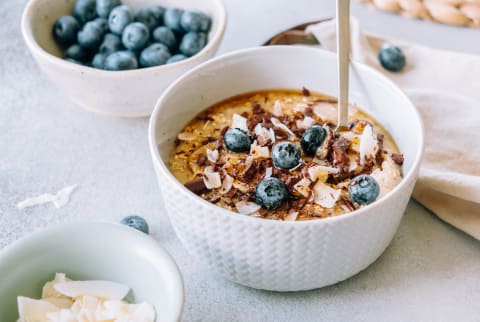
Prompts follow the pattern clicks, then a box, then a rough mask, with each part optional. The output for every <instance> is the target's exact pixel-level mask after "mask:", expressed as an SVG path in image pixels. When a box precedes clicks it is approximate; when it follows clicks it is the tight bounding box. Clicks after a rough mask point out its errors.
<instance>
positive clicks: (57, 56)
mask: <svg viewBox="0 0 480 322" xmlns="http://www.w3.org/2000/svg"><path fill="white" fill-rule="evenodd" d="M226 19H227V14H226V10H225V6H224V4H223V1H222V0H204V1H194V0H157V1H155V0H65V1H56V0H30V2H29V3H28V4H27V6H26V8H25V10H24V13H23V17H22V33H23V37H24V39H25V42H26V44H27V46H28V48H29V49H30V51H31V53H32V55H33V57H34V58H35V60H36V61H37V63H38V65H39V66H40V68H41V70H43V71H44V72H45V73H46V74H47V76H48V77H49V78H50V79H51V80H52V81H53V82H54V83H55V84H56V85H57V86H58V87H59V88H60V89H61V90H62V91H63V92H64V93H65V95H66V96H68V97H69V98H70V99H71V100H72V101H73V102H74V103H76V104H77V105H79V106H81V107H83V108H85V109H87V110H90V111H94V112H97V113H100V114H105V115H111V116H120V117H141V116H148V115H150V113H151V112H152V110H153V107H154V105H155V102H156V100H157V98H158V97H159V96H160V95H161V93H162V92H163V90H165V89H166V88H167V87H168V86H169V85H170V84H171V83H172V82H173V81H174V80H175V79H177V78H178V77H179V76H180V75H182V74H183V73H185V72H186V71H188V70H190V69H191V68H192V67H194V66H196V65H198V64H200V63H201V62H204V61H206V60H208V59H209V58H211V57H213V56H214V54H215V52H216V51H217V49H218V47H219V45H220V42H221V39H222V37H223V34H224V31H225V27H226Z"/></svg>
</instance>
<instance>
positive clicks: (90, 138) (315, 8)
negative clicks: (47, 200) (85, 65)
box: [0, 0, 480, 321]
mask: <svg viewBox="0 0 480 322" xmlns="http://www.w3.org/2000/svg"><path fill="white" fill-rule="evenodd" d="M25 3H26V0H18V1H7V0H3V1H0V17H2V18H3V19H2V24H1V27H0V111H1V116H0V151H1V152H0V248H2V247H4V246H6V245H8V244H9V243H12V242H14V241H15V240H16V239H18V238H20V237H22V236H24V235H26V234H28V233H30V232H31V231H34V230H35V229H38V228H42V227H46V226H48V225H52V224H55V223H60V222H71V221H81V220H94V219H100V220H111V221H119V220H120V219H121V218H122V217H123V216H125V215H126V214H130V213H138V214H141V215H143V216H144V217H146V218H147V219H148V221H149V222H150V224H151V228H152V232H153V233H152V234H153V236H154V238H155V239H156V240H158V242H159V243H160V244H161V245H163V246H164V247H165V248H167V249H168V251H169V252H170V253H171V254H172V255H173V257H174V258H175V259H176V261H177V263H178V265H179V266H180V269H181V270H182V272H183V276H184V279H185V285H186V306H185V312H184V320H185V321H480V243H479V242H478V241H476V240H474V239H472V238H470V237H468V236H467V235H465V234H463V233H461V232H459V231H457V230H456V229H454V228H452V227H450V226H449V225H447V224H445V223H443V222H442V221H440V220H438V219H437V218H436V217H435V216H434V215H432V214H431V213H429V212H428V211H427V210H425V209H424V208H423V207H422V206H420V205H419V204H417V203H416V202H414V201H411V202H410V204H409V206H408V209H407V211H406V214H405V217H404V219H403V221H402V223H401V225H400V228H399V231H398V233H397V235H396V236H395V238H394V240H393V242H392V244H391V246H390V247H389V248H388V249H387V250H386V252H385V253H384V254H383V255H382V256H381V257H380V259H379V260H378V261H376V262H375V263H374V264H373V265H372V266H370V267H369V268H368V269H367V270H365V271H364V272H362V273H360V274H358V275H357V276H355V277H352V278H350V279H349V280H347V281H345V282H342V283H340V284H337V285H334V286H330V287H326V288H323V289H319V290H315V291H309V292H300V293H283V294H282V293H272V292H265V291H258V290H253V289H249V288H246V287H242V286H239V285H235V284H233V283H230V282H228V281H226V280H224V279H222V278H221V277H218V276H215V275H214V274H212V273H211V272H210V271H209V270H208V269H206V268H205V267H203V266H202V265H200V264H199V262H198V261H196V260H195V259H193V258H192V257H190V256H188V254H187V253H186V251H185V249H184V248H183V247H182V245H181V244H180V242H179V240H178V239H177V238H176V237H175V234H174V232H173V230H172V228H171V226H170V224H169V221H168V219H167V217H166V215H165V210H164V208H163V205H162V201H161V198H160V195H159V189H158V187H157V182H156V179H155V176H154V171H153V168H152V164H151V160H150V156H149V152H148V146H147V136H146V134H147V123H148V120H147V119H114V118H106V117H101V116H98V115H95V114H92V113H89V112H86V111H83V110H81V109H79V108H77V107H75V106H74V104H72V103H71V102H69V101H68V100H67V99H66V97H65V96H64V95H62V93H60V92H58V90H57V89H56V88H55V87H54V86H53V85H52V84H51V83H50V82H49V81H48V80H47V79H46V77H45V76H44V75H43V74H42V73H41V72H40V71H39V69H38V68H37V66H36V65H35V63H34V61H33V60H32V57H31V56H30V54H29V53H28V51H27V48H26V46H25V45H24V43H23V40H22V38H21V34H20V28H19V26H20V16H21V12H22V9H23V7H24V5H25ZM226 3H227V6H228V10H229V24H228V28H227V32H226V35H225V38H224V41H223V44H222V46H221V49H220V52H219V53H225V52H229V51H231V50H235V49H239V48H244V47H250V46H255V45H257V44H259V43H262V42H263V41H265V40H266V39H267V38H269V37H270V36H271V35H272V34H274V33H276V32H278V31H280V30H282V29H284V28H286V27H289V26H291V25H294V24H298V23H301V22H304V21H310V20H315V19H319V18H324V17H331V16H333V15H334V1H333V0H329V1H324V0H302V1H295V2H293V1H287V0H282V1H280V0H262V1H238V0H228V1H226ZM352 11H353V14H354V15H356V16H357V17H359V18H360V22H361V23H362V25H363V26H364V28H365V29H366V30H368V31H371V32H375V33H378V34H383V35H386V36H391V37H395V38H401V39H406V40H411V41H417V42H419V43H423V44H426V45H430V46H434V47H438V48H444V49H450V50H459V51H464V52H470V53H476V54H479V53H480V42H479V41H478V39H479V36H480V31H478V30H469V29H465V28H455V27H448V26H441V25H435V24H431V23H425V22H420V21H412V20H406V19H404V18H400V17H396V16H392V15H389V14H383V13H378V12H376V11H373V10H372V9H371V8H368V7H363V6H361V5H358V4H354V5H353V8H352ZM439 68H441V67H439ZM86 95H88V93H86ZM74 183H77V184H79V189H78V190H77V191H76V192H75V193H74V195H73V196H72V200H71V202H70V203H69V204H68V205H67V206H66V207H64V208H62V209H55V208H53V207H52V206H50V205H46V206H39V207H36V208H30V209H26V210H22V211H20V210H17V209H16V208H15V204H16V203H17V202H18V201H20V200H23V199H24V198H25V197H29V196H34V195H37V194H38V193H43V192H55V191H57V190H58V189H60V188H61V187H63V186H66V185H70V184H74ZM1 278H7V277H1Z"/></svg>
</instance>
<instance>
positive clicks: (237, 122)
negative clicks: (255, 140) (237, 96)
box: [231, 113, 248, 133]
mask: <svg viewBox="0 0 480 322" xmlns="http://www.w3.org/2000/svg"><path fill="white" fill-rule="evenodd" d="M231 128H232V129H240V130H242V131H245V132H247V133H248V126H247V119H246V118H244V117H243V116H241V115H238V114H236V113H235V114H233V117H232V126H231Z"/></svg>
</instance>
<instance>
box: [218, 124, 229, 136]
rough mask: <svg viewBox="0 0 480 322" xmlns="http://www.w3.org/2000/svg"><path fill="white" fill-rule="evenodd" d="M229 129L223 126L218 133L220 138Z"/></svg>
mask: <svg viewBox="0 0 480 322" xmlns="http://www.w3.org/2000/svg"><path fill="white" fill-rule="evenodd" d="M229 128H230V127H228V126H225V127H224V128H223V129H222V130H221V131H220V134H221V135H222V137H223V136H224V135H225V132H227V131H228V129H229Z"/></svg>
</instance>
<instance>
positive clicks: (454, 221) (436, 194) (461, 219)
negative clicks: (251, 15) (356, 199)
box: [307, 18, 480, 239]
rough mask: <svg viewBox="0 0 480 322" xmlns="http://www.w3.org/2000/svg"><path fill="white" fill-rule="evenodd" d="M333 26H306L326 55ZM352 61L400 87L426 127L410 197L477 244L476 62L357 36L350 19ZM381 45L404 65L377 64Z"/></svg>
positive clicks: (479, 117)
mask: <svg viewBox="0 0 480 322" xmlns="http://www.w3.org/2000/svg"><path fill="white" fill-rule="evenodd" d="M335 30H336V28H335V21H334V20H331V21H328V22H323V23H319V24H316V25H311V26H309V27H308V29H307V32H310V33H312V34H313V35H314V36H315V37H316V38H317V39H318V40H319V42H320V43H321V46H322V47H323V48H325V49H327V50H331V51H335V50H336V31H335ZM351 37H352V49H351V54H352V60H355V61H359V62H361V63H364V64H367V65H369V66H371V67H373V68H374V69H376V70H378V71H379V72H381V73H382V74H384V75H385V76H387V77H388V78H390V79H391V80H392V81H393V82H395V83H396V84H397V85H399V86H400V87H401V88H402V89H403V90H404V91H405V93H406V94H407V95H408V96H409V97H410V99H411V100H412V102H413V103H414V105H415V106H416V107H417V108H418V110H419V112H420V114H421V115H422V119H423V122H424V124H425V146H426V148H425V157H424V160H423V163H422V165H421V169H420V174H419V178H418V181H417V185H416V186H415V190H414V193H413V197H414V198H415V199H416V200H417V201H419V202H420V203H421V204H423V205H424V206H425V207H426V208H428V209H430V210H431V211H432V212H434V213H435V214H436V215H437V216H438V217H440V218H441V219H443V220H444V221H446V222H448V223H450V224H451V225H453V226H455V227H457V228H459V229H461V230H463V231H464V232H466V233H468V234H470V235H471V236H473V237H475V238H476V239H480V76H479V75H480V57H477V56H473V55H467V54H462V53H456V52H449V51H444V50H437V49H432V48H428V47H425V46H421V45H418V44H411V43H407V42H403V41H397V40H386V39H382V38H380V37H377V36H373V35H369V34H365V33H363V32H362V31H361V29H360V27H359V24H358V21H357V20H356V19H355V18H352V21H351ZM385 42H389V43H392V44H394V45H396V46H398V47H400V48H401V49H402V51H403V52H404V54H405V56H406V60H407V64H406V66H405V68H404V70H403V71H401V72H399V73H392V72H389V71H387V70H385V69H384V68H383V67H382V66H381V65H380V63H379V61H378V51H379V48H380V47H381V45H382V44H383V43H385Z"/></svg>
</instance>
